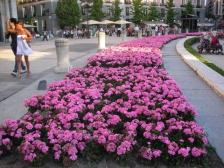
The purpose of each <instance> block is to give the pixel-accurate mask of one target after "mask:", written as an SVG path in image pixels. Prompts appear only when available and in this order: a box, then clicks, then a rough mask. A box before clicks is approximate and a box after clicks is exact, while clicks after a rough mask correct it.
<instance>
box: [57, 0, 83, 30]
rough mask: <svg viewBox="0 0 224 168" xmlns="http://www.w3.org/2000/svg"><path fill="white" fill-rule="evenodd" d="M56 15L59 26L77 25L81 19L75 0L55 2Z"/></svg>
mask: <svg viewBox="0 0 224 168" xmlns="http://www.w3.org/2000/svg"><path fill="white" fill-rule="evenodd" d="M56 15H57V17H58V22H59V25H60V27H61V28H64V27H65V26H69V27H75V26H76V25H78V24H79V23H80V20H81V13H80V9H79V5H78V3H77V0H59V1H58V2H57V7H56Z"/></svg>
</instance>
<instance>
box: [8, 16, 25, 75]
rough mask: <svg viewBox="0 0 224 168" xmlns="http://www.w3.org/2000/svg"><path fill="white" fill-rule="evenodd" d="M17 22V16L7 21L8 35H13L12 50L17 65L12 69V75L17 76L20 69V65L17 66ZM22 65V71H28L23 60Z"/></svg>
mask: <svg viewBox="0 0 224 168" xmlns="http://www.w3.org/2000/svg"><path fill="white" fill-rule="evenodd" d="M16 24H17V20H16V19H15V18H10V20H9V21H8V23H7V31H8V33H7V35H6V37H7V38H9V37H10V36H11V40H12V41H11V49H12V52H13V53H14V55H15V65H14V69H13V71H12V73H11V74H12V75H13V76H16V75H17V70H18V66H17V62H16V50H17V34H16V32H15V25H16ZM21 67H22V71H21V72H22V73H25V72H26V67H25V65H24V64H23V62H21Z"/></svg>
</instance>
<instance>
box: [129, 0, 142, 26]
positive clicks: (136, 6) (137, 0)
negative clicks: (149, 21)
mask: <svg viewBox="0 0 224 168" xmlns="http://www.w3.org/2000/svg"><path fill="white" fill-rule="evenodd" d="M143 11H144V8H143V5H142V0H133V1H132V14H133V18H132V19H133V22H134V23H135V24H140V23H141V21H142V20H143V19H144V12H143Z"/></svg>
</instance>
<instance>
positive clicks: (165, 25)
mask: <svg viewBox="0 0 224 168" xmlns="http://www.w3.org/2000/svg"><path fill="white" fill-rule="evenodd" d="M143 23H144V24H146V25H149V26H152V27H155V26H156V25H158V26H164V27H168V26H169V25H168V24H165V23H163V22H147V21H145V22H143Z"/></svg>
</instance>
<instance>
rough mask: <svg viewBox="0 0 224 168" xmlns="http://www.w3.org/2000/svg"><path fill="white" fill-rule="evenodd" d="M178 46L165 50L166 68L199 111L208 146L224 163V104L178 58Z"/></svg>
mask: <svg viewBox="0 0 224 168" xmlns="http://www.w3.org/2000/svg"><path fill="white" fill-rule="evenodd" d="M176 43H177V40H175V41H173V42H170V43H168V44H167V45H165V46H164V47H163V50H162V51H163V57H164V59H163V60H164V64H165V68H166V70H167V72H168V73H169V74H170V76H171V77H172V78H173V79H174V80H175V81H176V83H177V84H178V85H179V86H180V88H181V90H182V91H183V93H184V95H185V96H186V98H187V99H188V100H189V102H190V103H191V104H192V105H193V106H194V107H195V108H196V110H197V111H198V113H199V116H197V117H196V120H197V121H198V122H199V124H200V125H202V126H203V127H204V128H205V131H206V133H207V134H208V139H209V142H210V143H211V145H212V146H213V147H215V148H216V151H217V153H218V155H219V156H220V158H221V159H222V160H223V161H224V134H223V128H224V100H223V98H222V97H220V96H218V95H217V94H216V93H215V92H214V91H213V89H212V88H210V87H209V86H208V85H207V84H206V83H205V82H204V81H203V80H202V79H201V78H200V77H199V76H197V75H196V74H195V73H194V72H193V71H192V69H190V67H188V66H187V65H186V64H185V63H184V61H183V60H182V59H181V57H180V56H178V54H177V52H176V50H175V48H176V47H175V46H176Z"/></svg>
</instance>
